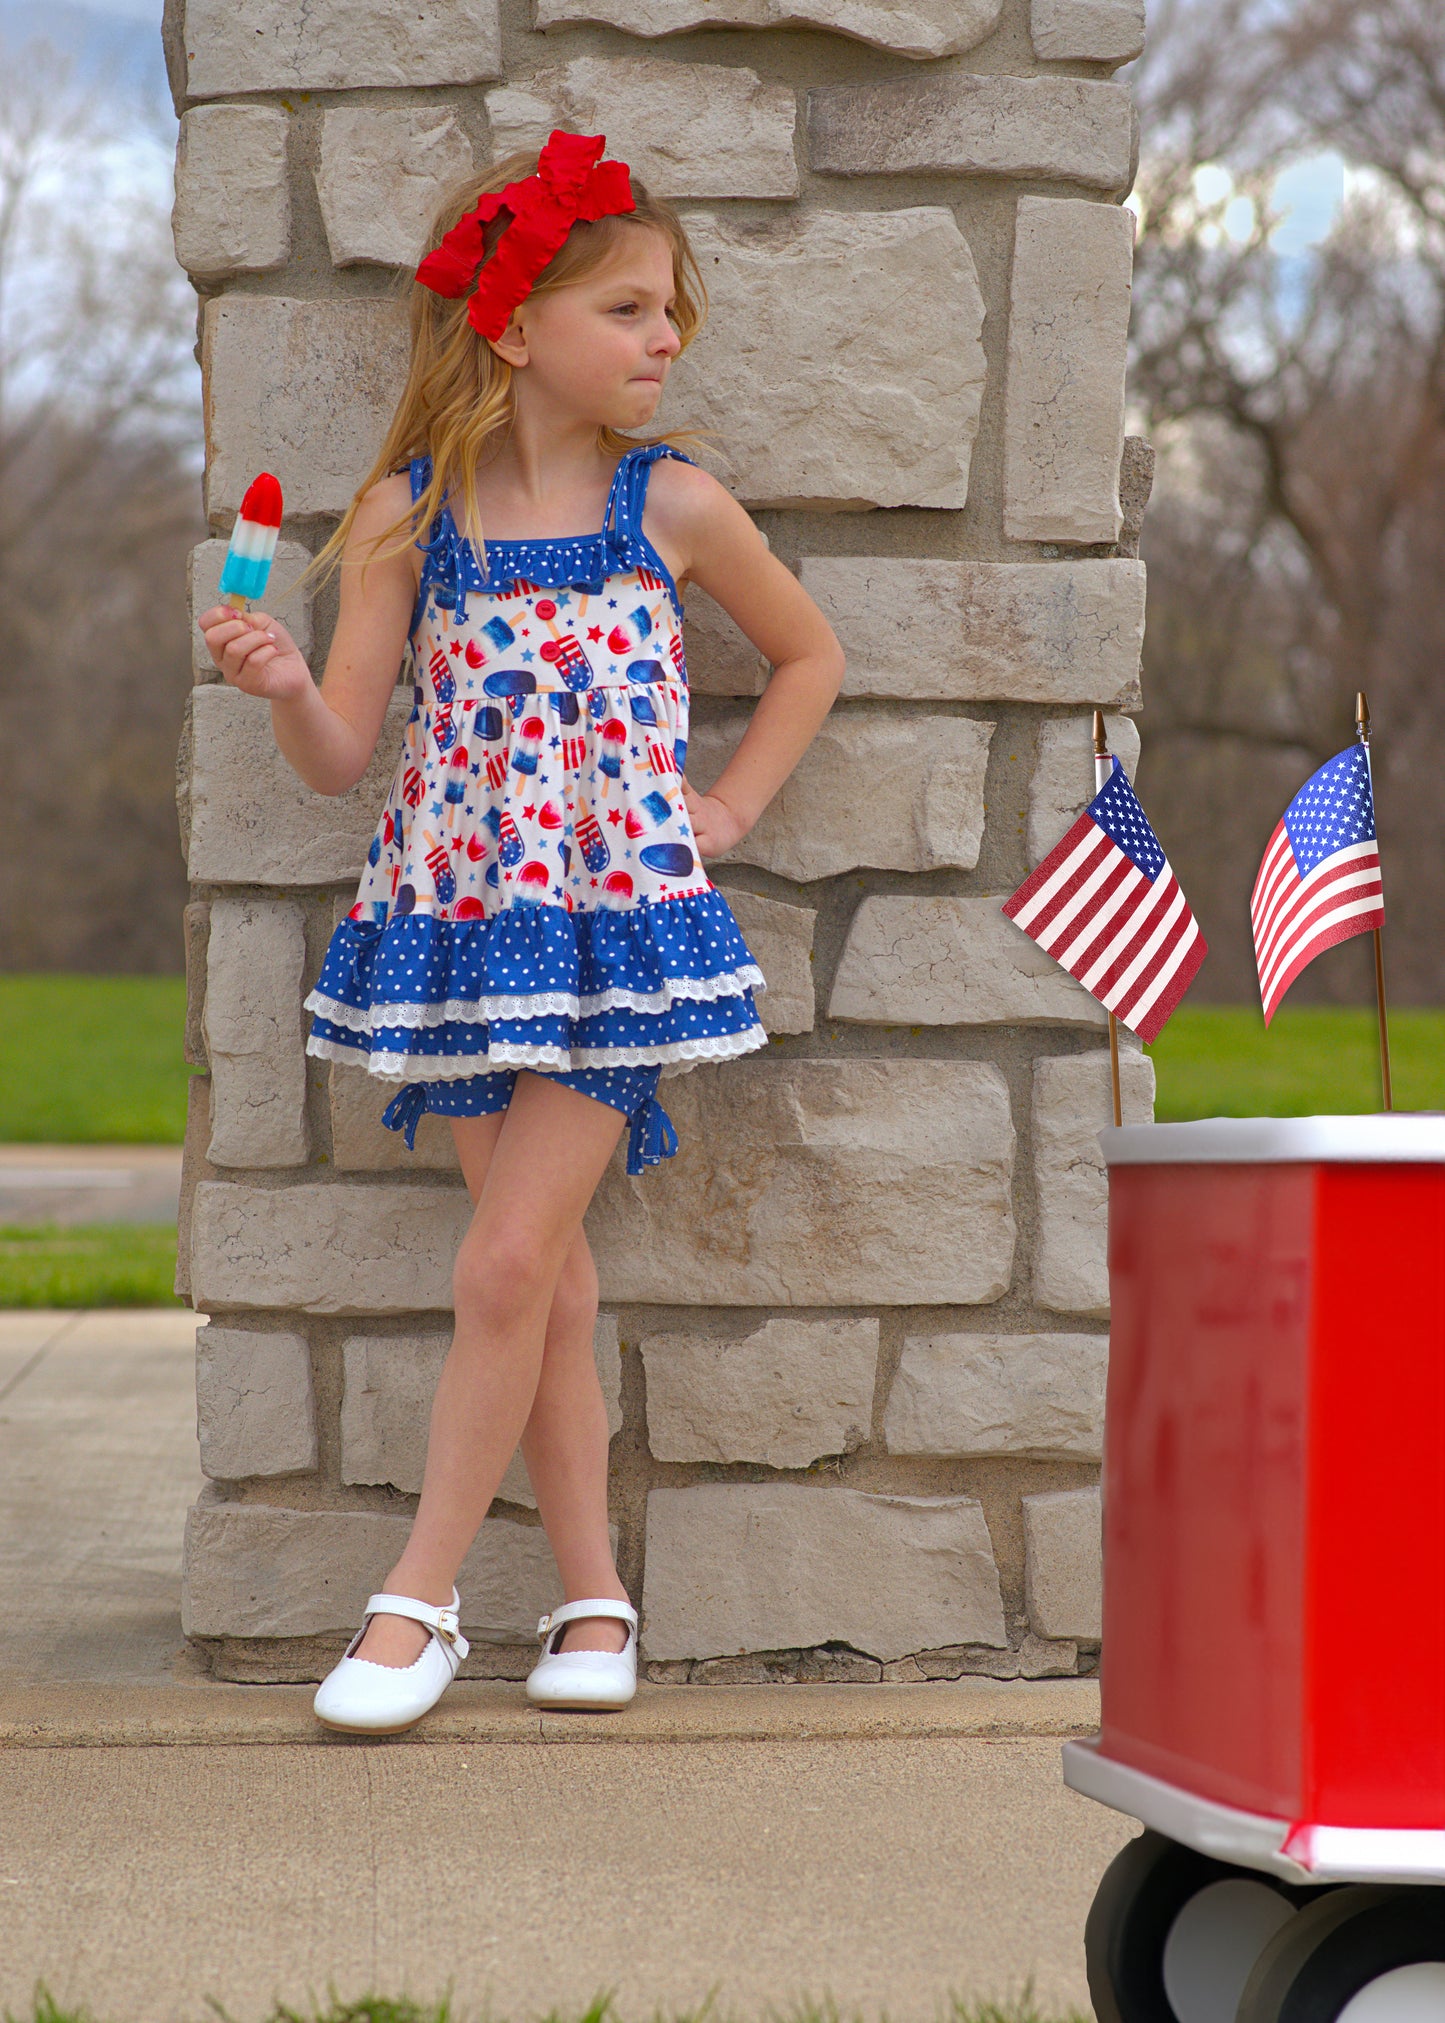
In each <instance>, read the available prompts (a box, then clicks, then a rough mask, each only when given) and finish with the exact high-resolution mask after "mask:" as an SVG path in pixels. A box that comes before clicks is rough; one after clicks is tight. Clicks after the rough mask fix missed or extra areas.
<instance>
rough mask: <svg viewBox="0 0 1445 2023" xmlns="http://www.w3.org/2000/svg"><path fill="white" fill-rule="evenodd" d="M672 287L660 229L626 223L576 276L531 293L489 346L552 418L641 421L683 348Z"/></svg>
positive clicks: (628, 425) (653, 407)
mask: <svg viewBox="0 0 1445 2023" xmlns="http://www.w3.org/2000/svg"><path fill="white" fill-rule="evenodd" d="M676 295H677V290H676V288H675V286H674V283H673V273H672V248H671V246H670V245H669V244H668V241H667V239H666V238H665V237H664V236H663V234H662V233H661V232H656V231H653V230H651V229H650V228H648V227H645V226H631V227H629V228H628V229H627V230H626V231H625V232H624V233H623V234H622V237H621V239H620V241H619V243H618V244H617V245H616V246H615V247H614V248H613V250H612V252H611V253H610V254H609V255H608V257H607V259H606V260H605V261H604V263H603V264H602V265H601V266H600V267H596V268H594V269H593V271H592V272H591V273H590V274H588V275H587V276H586V278H585V279H584V280H581V281H575V282H571V283H569V284H568V285H567V286H566V287H563V288H553V289H549V290H546V291H544V292H543V293H541V294H539V295H532V296H529V297H528V298H527V300H526V301H525V302H523V303H522V304H521V305H520V307H519V308H518V309H517V310H516V312H515V314H514V315H513V317H512V320H511V322H510V323H509V324H508V325H507V328H506V330H505V331H504V332H503V333H502V335H501V337H500V338H499V339H497V340H496V342H495V343H494V344H493V347H492V348H493V350H494V351H496V352H497V353H498V355H499V356H500V357H502V358H504V359H505V360H506V361H507V363H508V365H510V366H511V367H512V368H513V369H514V371H515V372H516V374H517V384H516V390H517V394H518V397H519V398H521V399H527V400H537V401H539V402H540V403H541V404H542V405H544V406H545V407H547V408H548V409H550V410H551V411H552V412H553V413H554V414H555V415H556V416H557V417H558V419H559V420H560V419H567V420H576V421H579V422H585V423H586V424H587V425H588V426H590V427H604V426H605V427H609V428H615V429H621V430H624V431H625V430H630V429H636V428H641V427H643V426H645V425H646V424H647V423H648V422H649V421H651V419H652V417H653V415H654V414H655V413H656V411H657V404H658V402H659V400H661V398H662V387H663V382H664V380H665V379H666V378H667V373H668V368H669V366H670V365H671V364H672V361H673V359H674V358H676V356H677V354H678V352H679V351H680V350H681V348H682V347H681V342H680V340H679V338H678V334H677V331H676V330H675V328H674V327H673V324H672V321H671V317H670V314H669V312H670V311H671V309H672V307H673V304H674V302H675V300H676Z"/></svg>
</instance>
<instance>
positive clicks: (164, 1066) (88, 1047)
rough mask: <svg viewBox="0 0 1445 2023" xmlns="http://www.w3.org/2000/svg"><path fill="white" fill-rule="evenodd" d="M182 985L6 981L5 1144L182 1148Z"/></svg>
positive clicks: (163, 980)
mask: <svg viewBox="0 0 1445 2023" xmlns="http://www.w3.org/2000/svg"><path fill="white" fill-rule="evenodd" d="M185 1020H186V980H185V978H184V977H183V976H71V975H60V976H56V975H42V974H35V975H0V1144H11V1145H22V1144H25V1145H179V1144H180V1142H181V1140H182V1138H183V1137H184V1135H185V1128H186V1084H187V1082H188V1080H189V1079H190V1076H191V1075H192V1073H194V1072H195V1071H194V1070H193V1069H191V1068H188V1067H187V1066H186V1063H185V1061H184V1060H183V1059H182V1057H181V1042H182V1036H183V1034H184V1031H185Z"/></svg>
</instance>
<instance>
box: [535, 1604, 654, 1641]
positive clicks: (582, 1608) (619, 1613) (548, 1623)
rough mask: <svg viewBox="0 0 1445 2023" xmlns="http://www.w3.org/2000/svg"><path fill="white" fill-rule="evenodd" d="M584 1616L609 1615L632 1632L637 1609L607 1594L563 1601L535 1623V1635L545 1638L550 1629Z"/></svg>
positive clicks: (634, 1626) (635, 1623) (634, 1630)
mask: <svg viewBox="0 0 1445 2023" xmlns="http://www.w3.org/2000/svg"><path fill="white" fill-rule="evenodd" d="M585 1616H611V1617H614V1618H615V1619H616V1620H617V1621H618V1622H621V1623H626V1624H627V1626H628V1628H629V1630H631V1631H632V1632H634V1634H635V1632H636V1629H637V1611H636V1609H635V1608H633V1606H632V1604H631V1602H618V1601H613V1600H612V1599H611V1597H610V1596H608V1597H606V1598H605V1599H602V1598H599V1599H594V1600H592V1601H578V1602H563V1603H562V1605H561V1607H560V1608H555V1609H549V1610H548V1612H547V1614H546V1615H545V1616H543V1617H542V1618H541V1619H540V1621H539V1622H538V1624H537V1635H538V1637H540V1638H544V1639H545V1638H546V1637H547V1635H548V1633H549V1632H550V1631H552V1630H554V1629H559V1628H561V1627H562V1626H563V1625H564V1624H566V1623H572V1622H577V1621H578V1620H579V1619H581V1618H582V1617H585Z"/></svg>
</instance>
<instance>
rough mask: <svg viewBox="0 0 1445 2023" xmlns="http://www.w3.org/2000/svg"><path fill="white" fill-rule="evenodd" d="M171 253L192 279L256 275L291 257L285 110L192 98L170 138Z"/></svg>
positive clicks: (280, 264)
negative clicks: (172, 156)
mask: <svg viewBox="0 0 1445 2023" xmlns="http://www.w3.org/2000/svg"><path fill="white" fill-rule="evenodd" d="M175 188H176V201H175V206H174V208H173V210H172V211H171V237H172V239H173V240H174V242H175V248H176V258H177V260H179V261H180V263H181V265H182V266H183V267H184V268H185V269H186V270H187V272H188V273H191V274H194V275H195V276H196V277H197V278H198V279H201V278H204V279H207V280H209V279H212V278H214V277H215V276H217V275H220V274H237V273H248V274H261V273H265V272H267V271H268V270H269V269H270V268H272V267H284V266H285V265H286V262H287V261H288V260H289V259H290V257H291V199H290V194H289V192H288V190H287V187H286V115H285V113H284V112H279V111H276V110H274V109H273V108H272V107H271V106H268V105H197V106H192V108H191V109H190V111H189V112H187V113H184V114H182V116H181V130H180V136H179V138H178V140H177V143H176V170H175Z"/></svg>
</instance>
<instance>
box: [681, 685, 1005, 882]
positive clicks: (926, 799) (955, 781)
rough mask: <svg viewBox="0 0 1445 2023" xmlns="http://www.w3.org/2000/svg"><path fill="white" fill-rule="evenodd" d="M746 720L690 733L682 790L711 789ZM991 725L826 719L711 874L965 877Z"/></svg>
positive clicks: (967, 720) (974, 842)
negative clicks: (951, 873) (856, 872)
mask: <svg viewBox="0 0 1445 2023" xmlns="http://www.w3.org/2000/svg"><path fill="white" fill-rule="evenodd" d="M746 728H747V725H746V720H745V719H734V720H733V721H731V722H725V723H706V724H701V723H700V724H697V725H695V726H694V728H693V733H692V742H691V748H690V750H689V752H688V778H689V781H690V783H692V784H694V785H696V784H698V783H699V782H706V785H705V786H704V787H702V788H701V791H703V792H706V791H707V790H708V789H709V788H710V787H711V786H712V785H713V784H714V783H715V782H716V781H717V780H718V779H719V778H720V777H721V774H722V771H723V768H724V766H725V765H726V764H727V762H728V760H729V759H730V758H731V757H732V755H733V752H734V751H735V750H736V748H737V746H738V743H739V742H740V740H741V738H742V734H743V732H744V730H745V729H746ZM993 731H994V727H993V725H992V724H991V723H980V722H979V721H977V720H976V719H975V718H973V717H948V716H932V717H905V716H892V715H890V716H881V715H874V714H872V713H864V712H851V713H850V712H849V711H847V710H837V709H835V710H834V711H833V713H832V714H831V715H830V716H828V717H826V718H825V719H824V721H823V725H822V728H821V729H820V730H819V732H818V734H817V736H816V737H815V738H814V740H813V742H812V744H810V745H809V747H808V749H807V751H806V752H804V754H803V756H802V758H801V759H800V760H799V761H798V765H797V768H796V770H795V771H794V772H793V773H792V774H790V776H789V777H788V778H787V779H786V780H785V781H784V782H783V784H782V786H781V787H780V788H779V789H778V792H777V793H776V794H775V795H774V796H773V798H772V800H771V801H770V802H769V803H768V805H767V807H766V808H764V810H763V812H762V814H761V815H760V816H759V817H758V819H757V821H756V822H755V823H754V824H753V827H752V828H751V829H750V830H749V831H748V833H747V835H746V836H744V837H743V839H742V841H741V842H739V843H735V844H734V845H733V847H732V849H731V850H725V851H723V852H722V854H721V855H720V856H718V857H716V858H714V859H710V860H709V861H710V863H717V864H756V865H759V866H760V867H761V868H762V869H763V870H764V871H776V872H777V873H778V874H779V875H780V876H781V877H783V878H796V879H798V880H799V881H800V882H802V883H807V882H808V881H809V880H811V879H814V878H831V877H833V876H834V875H835V874H836V873H837V872H839V871H851V870H853V869H855V868H856V867H857V866H858V865H860V864H867V865H871V866H873V867H874V868H876V869H878V870H883V871H936V870H940V869H942V868H944V867H945V866H949V867H954V868H957V869H959V870H963V871H971V870H972V869H973V867H974V865H975V864H977V862H978V852H979V845H980V843H981V841H982V839H983V782H984V774H985V772H986V771H987V768H988V748H989V741H990V739H991V738H992V736H993Z"/></svg>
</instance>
